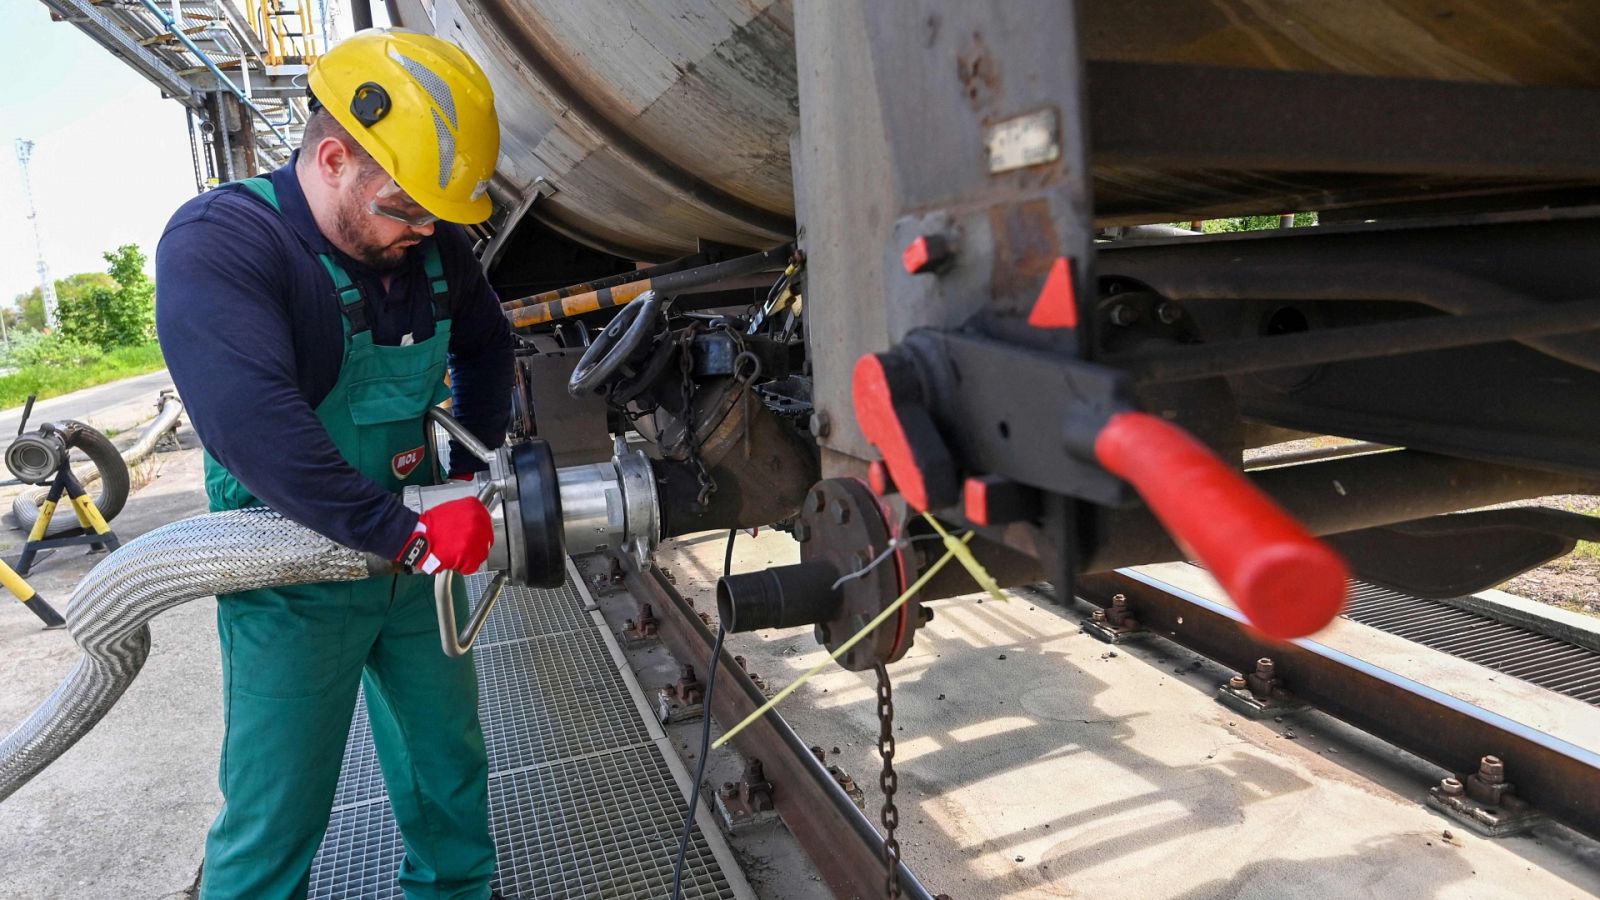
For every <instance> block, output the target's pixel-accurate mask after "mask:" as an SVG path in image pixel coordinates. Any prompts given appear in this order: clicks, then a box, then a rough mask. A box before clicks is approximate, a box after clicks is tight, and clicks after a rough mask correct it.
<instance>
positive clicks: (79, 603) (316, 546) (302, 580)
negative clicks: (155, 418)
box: [0, 508, 388, 800]
mask: <svg viewBox="0 0 1600 900" xmlns="http://www.w3.org/2000/svg"><path fill="white" fill-rule="evenodd" d="M375 559H376V558H375V557H369V556H368V555H367V554H364V553H361V552H360V551H357V550H352V549H350V548H348V547H344V546H342V545H340V544H336V543H334V542H333V541H330V540H328V539H327V538H325V537H323V536H321V535H319V534H317V533H316V532H314V531H311V530H310V529H308V528H304V527H302V526H300V525H296V524H295V523H293V522H291V521H289V520H288V519H285V518H284V517H283V516H281V515H279V514H277V513H275V512H273V511H271V510H269V509H264V508H255V509H241V510H233V511H231V512H219V513H211V514H210V515H204V516H196V517H194V518H190V519H184V520H182V521H180V522H174V523H172V524H171V525H167V526H164V527H162V528H158V529H156V530H155V531H152V532H150V533H148V534H145V535H141V536H140V537H138V538H135V539H134V540H132V541H129V542H128V543H126V544H123V545H122V547H121V548H120V549H118V550H117V551H116V552H114V553H112V554H111V555H110V556H107V557H106V558H105V559H104V560H102V561H101V562H100V564H99V565H97V566H95V567H94V569H92V570H91V571H90V572H89V574H88V575H86V576H84V579H83V581H81V582H79V584H78V588H77V590H75V591H73V593H72V598H71V599H70V600H68V601H67V628H68V630H69V631H70V632H71V634H72V638H73V640H74V641H76V642H77V643H78V646H79V647H80V648H81V649H82V650H83V658H82V659H80V660H79V661H78V664H77V666H76V667H74V668H73V670H72V672H71V673H70V674H69V675H68V676H67V677H66V680H64V681H62V682H61V684H60V686H58V687H57V688H56V689H55V691H53V692H52V693H51V694H50V696H49V697H48V698H46V699H45V701H44V703H42V704H41V705H40V706H39V708H38V709H35V710H34V711H33V713H32V714H31V715H29V716H28V718H27V720H26V721H24V722H23V723H22V724H21V725H19V726H17V727H16V728H15V729H14V730H12V731H11V733H10V734H7V735H6V736H5V739H4V740H3V741H0V800H4V799H5V798H6V797H9V796H10V795H11V794H12V793H13V792H15V791H16V790H17V789H18V788H20V787H22V786H23V785H24V784H27V783H28V781H29V780H30V779H32V778H33V776H35V775H37V774H39V773H40V772H41V771H43V770H44V769H45V767H47V766H49V765H50V764H51V763H52V762H54V761H55V760H56V759H57V758H58V757H60V756H61V754H63V753H65V752H66V751H67V750H68V748H70V747H71V746H72V745H73V744H75V743H77V741H78V739H79V738H81V737H83V736H84V735H85V734H87V733H88V732H89V729H91V728H93V727H94V726H95V724H96V723H98V722H99V721H100V719H101V718H102V717H103V716H105V714H106V713H107V712H108V711H110V709H111V707H112V705H114V704H115V703H116V702H117V700H118V699H119V698H120V697H121V696H122V692H123V691H125V690H127V689H128V685H129V684H131V683H132V682H133V679H134V677H135V676H137V675H138V674H139V670H140V669H141V668H142V667H143V666H144V661H145V658H146V656H148V655H149V653H150V626H149V622H150V620H151V619H152V618H154V617H155V616H157V615H159V614H160V613H162V612H165V611H166V610H168V609H171V608H172V607H174V606H178V605H180V604H183V603H187V602H188V601H190V600H193V599H195V598H197V597H208V596H211V595H213V594H226V593H232V592H235V591H245V590H251V589H254V588H263V587H278V586H283V585H291V584H310V583H314V582H328V581H356V580H358V579H362V578H366V577H368V576H369V575H371V574H376V573H377V572H378V571H379V568H378V567H379V566H383V567H387V565H388V564H387V562H386V561H383V562H376V561H374V562H369V560H375Z"/></svg>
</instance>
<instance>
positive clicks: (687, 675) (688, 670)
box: [683, 663, 694, 681]
mask: <svg viewBox="0 0 1600 900" xmlns="http://www.w3.org/2000/svg"><path fill="white" fill-rule="evenodd" d="M683 680H684V681H693V680H694V666H691V665H689V664H687V663H685V664H684V666H683Z"/></svg>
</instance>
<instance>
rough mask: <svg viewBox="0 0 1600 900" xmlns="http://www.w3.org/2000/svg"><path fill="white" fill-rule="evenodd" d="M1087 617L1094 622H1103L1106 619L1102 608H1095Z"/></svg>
mask: <svg viewBox="0 0 1600 900" xmlns="http://www.w3.org/2000/svg"><path fill="white" fill-rule="evenodd" d="M1089 618H1091V619H1093V620H1094V621H1096V622H1104V621H1105V620H1106V611H1105V610H1103V609H1097V610H1095V611H1094V612H1092V613H1090V614H1089Z"/></svg>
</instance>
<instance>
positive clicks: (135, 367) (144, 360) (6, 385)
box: [0, 336, 166, 409]
mask: <svg viewBox="0 0 1600 900" xmlns="http://www.w3.org/2000/svg"><path fill="white" fill-rule="evenodd" d="M37 343H40V344H55V345H58V346H59V345H61V344H67V345H68V346H72V347H77V348H78V350H77V351H76V352H82V349H81V348H82V345H75V344H71V343H70V342H67V341H63V340H62V339H61V338H59V337H55V336H53V337H52V338H46V339H44V340H42V341H38V342H37ZM18 349H19V348H16V347H13V349H12V352H13V353H16V352H17V351H18ZM52 352H61V351H59V350H57V351H52ZM89 352H90V353H92V354H93V358H92V359H90V360H89V361H87V362H83V363H76V364H66V365H62V364H59V363H56V362H44V363H34V364H31V365H26V366H22V367H21V368H19V369H17V370H16V371H14V372H12V373H11V374H9V375H5V376H3V377H0V409H9V408H11V407H15V406H21V405H22V404H23V402H24V401H25V400H27V399H28V395H29V394H38V395H39V399H41V400H43V399H45V398H47V397H57V396H60V395H62V394H70V393H72V392H73V391H76V390H81V389H83V388H86V387H93V386H94V385H97V384H105V383H106V382H108V381H117V380H119V379H123V378H128V377H131V376H134V375H143V374H144V373H146V372H154V371H156V370H157V369H160V368H162V367H163V366H165V365H166V363H165V361H164V360H163V359H162V357H161V347H160V345H158V344H156V343H154V342H151V343H148V344H141V345H138V346H134V347H118V348H116V349H115V350H112V351H111V352H110V353H102V352H101V351H100V350H99V349H98V348H93V347H91V348H89ZM23 353H24V355H27V354H29V353H35V354H38V355H40V356H42V355H43V354H44V351H37V350H32V349H28V350H24V351H23Z"/></svg>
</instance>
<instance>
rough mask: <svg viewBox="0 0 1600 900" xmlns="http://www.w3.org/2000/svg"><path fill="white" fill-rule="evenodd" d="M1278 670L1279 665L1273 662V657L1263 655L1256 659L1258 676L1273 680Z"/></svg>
mask: <svg viewBox="0 0 1600 900" xmlns="http://www.w3.org/2000/svg"><path fill="white" fill-rule="evenodd" d="M1276 671H1277V666H1276V665H1274V664H1273V662H1272V660H1271V658H1269V657H1266V656H1263V657H1261V658H1260V659H1258V660H1256V677H1258V678H1262V679H1265V680H1267V681H1271V680H1272V678H1273V675H1274V674H1275V673H1276Z"/></svg>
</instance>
